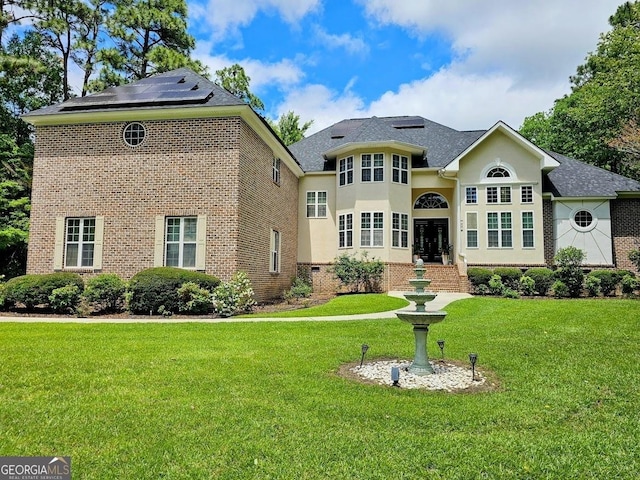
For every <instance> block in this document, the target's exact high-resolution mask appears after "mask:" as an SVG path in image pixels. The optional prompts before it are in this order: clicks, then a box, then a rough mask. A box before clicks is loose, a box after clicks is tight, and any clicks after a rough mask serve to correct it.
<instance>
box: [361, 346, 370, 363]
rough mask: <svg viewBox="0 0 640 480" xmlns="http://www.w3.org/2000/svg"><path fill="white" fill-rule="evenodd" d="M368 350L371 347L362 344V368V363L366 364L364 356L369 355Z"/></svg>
mask: <svg viewBox="0 0 640 480" xmlns="http://www.w3.org/2000/svg"><path fill="white" fill-rule="evenodd" d="M367 350H369V345H367V344H366V343H363V344H362V358H361V359H360V367H362V362H364V356H365V354H366V353H367Z"/></svg>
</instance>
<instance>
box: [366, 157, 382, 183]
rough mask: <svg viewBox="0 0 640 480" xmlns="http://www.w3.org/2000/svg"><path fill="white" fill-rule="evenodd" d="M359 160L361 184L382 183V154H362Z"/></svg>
mask: <svg viewBox="0 0 640 480" xmlns="http://www.w3.org/2000/svg"><path fill="white" fill-rule="evenodd" d="M361 160H362V173H361V178H362V181H363V182H384V154H382V153H374V154H371V153H363V154H362V156H361Z"/></svg>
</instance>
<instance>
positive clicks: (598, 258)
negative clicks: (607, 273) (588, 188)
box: [553, 199, 613, 265]
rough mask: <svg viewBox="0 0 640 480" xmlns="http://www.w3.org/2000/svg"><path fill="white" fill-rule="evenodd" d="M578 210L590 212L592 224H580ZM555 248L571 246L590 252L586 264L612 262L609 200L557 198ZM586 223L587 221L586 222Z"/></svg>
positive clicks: (554, 214) (555, 206)
mask: <svg viewBox="0 0 640 480" xmlns="http://www.w3.org/2000/svg"><path fill="white" fill-rule="evenodd" d="M578 212H588V213H589V214H590V215H591V216H592V222H591V224H590V225H588V226H581V225H579V224H578V223H576V214H577V213H578ZM553 218H554V243H555V251H556V252H557V251H558V250H559V249H560V248H566V247H569V246H572V247H576V248H579V249H580V250H582V251H583V252H585V254H586V258H585V260H584V263H585V264H586V265H612V264H613V246H612V240H611V210H610V206H609V201H608V200H564V199H563V200H557V201H555V202H554V204H553ZM583 224H584V222H583Z"/></svg>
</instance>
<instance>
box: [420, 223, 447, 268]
mask: <svg viewBox="0 0 640 480" xmlns="http://www.w3.org/2000/svg"><path fill="white" fill-rule="evenodd" d="M413 240H414V244H413V251H414V252H415V253H416V254H417V255H419V256H420V257H421V258H422V259H423V260H424V261H425V262H441V261H442V250H443V249H445V248H446V247H447V245H449V221H448V220H447V219H446V218H434V219H426V218H420V219H416V220H415V221H414V229H413Z"/></svg>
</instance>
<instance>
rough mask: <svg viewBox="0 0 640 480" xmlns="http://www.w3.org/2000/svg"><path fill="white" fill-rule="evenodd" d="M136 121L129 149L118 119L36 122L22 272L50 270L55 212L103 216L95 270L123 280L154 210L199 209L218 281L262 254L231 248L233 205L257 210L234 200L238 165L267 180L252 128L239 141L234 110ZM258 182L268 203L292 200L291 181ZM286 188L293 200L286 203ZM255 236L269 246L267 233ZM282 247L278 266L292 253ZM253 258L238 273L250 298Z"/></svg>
mask: <svg viewBox="0 0 640 480" xmlns="http://www.w3.org/2000/svg"><path fill="white" fill-rule="evenodd" d="M132 120H135V119H134V118H132ZM142 123H143V124H144V125H145V127H146V137H145V140H144V142H143V143H142V144H141V145H139V146H137V147H135V148H131V147H128V146H127V145H126V144H125V143H124V142H123V141H122V131H123V129H124V127H125V125H126V123H125V122H115V123H102V124H88V125H67V126H45V127H38V128H37V131H36V155H35V160H34V175H33V201H32V204H33V207H32V213H31V231H30V237H31V238H30V244H29V256H28V264H27V271H28V272H29V273H47V272H51V271H52V270H53V254H54V233H55V218H56V217H61V216H62V217H67V216H94V215H104V246H103V268H102V271H103V272H111V273H116V274H118V275H120V276H121V277H123V278H125V279H126V278H130V277H131V276H132V275H134V274H135V273H136V272H138V271H140V270H142V269H145V268H149V267H151V266H153V256H154V239H155V216H156V215H198V214H206V215H207V247H206V272H207V273H209V274H213V275H216V276H219V277H220V278H221V279H223V280H227V279H229V278H230V277H231V275H232V274H233V273H234V272H236V271H237V270H239V269H240V268H242V267H244V266H246V259H247V258H251V261H252V263H254V262H255V261H257V258H258V257H262V254H263V252H258V253H256V256H255V257H253V256H247V255H248V254H247V250H246V248H245V249H244V250H242V251H241V247H240V238H241V234H244V233H245V232H246V227H245V223H246V222H245V223H243V221H241V219H244V218H245V216H246V215H247V212H244V213H243V214H242V215H241V214H240V209H251V208H253V209H254V210H255V209H257V210H256V211H258V212H260V208H262V205H261V204H255V203H252V202H241V195H243V194H246V193H247V188H243V187H242V186H241V185H242V182H243V181H245V179H246V178H247V176H246V175H242V176H241V174H240V169H241V168H251V173H250V175H261V179H262V178H265V177H266V178H268V179H269V180H270V178H271V161H272V158H273V155H272V153H271V151H270V149H268V148H266V146H265V144H264V143H262V142H261V141H259V139H257V136H255V135H253V137H255V138H253V140H252V142H250V144H247V145H245V144H243V143H242V142H243V141H246V139H247V133H246V132H247V131H249V130H250V129H249V128H248V127H247V126H246V124H245V123H244V122H243V121H242V120H241V119H240V118H239V117H231V118H209V119H188V120H163V121H145V122H142ZM282 170H283V177H284V178H285V179H286V181H287V185H286V187H285V188H291V183H292V181H291V176H292V174H291V172H289V171H288V170H287V168H286V166H285V165H284V163H283V164H282ZM245 183H246V181H245ZM259 185H260V190H257V192H259V194H260V195H262V196H264V197H265V198H267V199H268V200H266V201H267V203H268V204H269V205H270V207H269V209H271V210H273V209H274V208H275V207H274V205H276V204H277V203H278V202H280V201H281V202H283V203H282V204H281V208H280V210H286V209H287V208H290V209H291V208H293V209H295V205H297V187H296V188H295V189H294V191H293V192H288V193H287V195H283V194H282V191H283V190H284V189H279V193H274V192H273V191H272V190H271V189H270V188H269V187H270V185H268V184H266V182H264V181H262V180H261V181H260V182H259ZM254 191H256V189H254ZM291 196H293V197H295V198H296V201H295V202H290V203H289V198H290V197H291ZM289 205H291V207H289ZM285 206H286V208H285ZM269 211H270V210H269ZM269 211H266V213H267V214H268V213H269ZM260 213H261V212H260ZM296 214H297V212H295V211H294V212H293V215H294V216H295V215H296ZM243 215H244V216H243ZM291 223H292V224H296V222H291ZM241 226H242V228H244V229H245V230H243V231H242V232H241V230H242V228H241ZM288 235H289V233H287V236H288ZM261 237H262V235H261ZM256 242H257V244H259V245H263V246H264V243H266V249H268V247H269V237H268V236H267V237H266V239H265V238H260V239H257V238H256ZM263 242H264V243H263ZM242 248H244V246H243V247H242ZM290 250H291V248H290V247H289V250H287V251H286V255H288V256H289V257H290V258H287V260H286V261H284V260H283V265H289V264H290V263H291V262H295V258H296V254H295V252H293V253H292V252H291V251H290ZM283 253H284V252H283ZM242 257H244V258H242ZM265 258H266V261H267V262H268V255H265ZM262 267H263V265H260V266H259V267H256V269H255V270H254V271H249V272H248V273H249V274H250V278H251V280H252V283H254V288H255V289H256V291H257V292H260V294H259V295H257V296H258V298H259V299H263V297H262V296H261V295H262V294H263V293H264V292H267V291H270V290H269V288H268V286H265V285H263V284H264V283H265V278H264V276H258V275H257V273H256V272H258V269H260V268H262ZM287 268H290V267H287ZM267 271H268V264H267ZM294 271H295V270H294ZM90 273H96V272H90Z"/></svg>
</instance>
